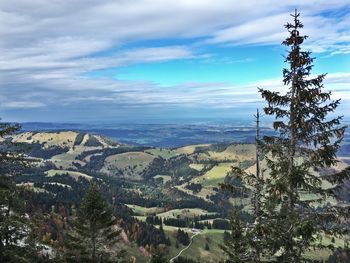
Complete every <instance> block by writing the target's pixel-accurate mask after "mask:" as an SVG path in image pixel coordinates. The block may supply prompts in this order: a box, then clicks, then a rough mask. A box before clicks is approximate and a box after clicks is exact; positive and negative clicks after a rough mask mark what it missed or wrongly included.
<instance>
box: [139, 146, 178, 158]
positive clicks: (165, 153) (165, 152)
mask: <svg viewBox="0 0 350 263" xmlns="http://www.w3.org/2000/svg"><path fill="white" fill-rule="evenodd" d="M145 153H149V154H151V155H153V156H155V157H157V156H160V157H162V158H164V159H170V158H171V157H174V156H177V155H179V153H178V152H177V151H175V150H171V149H162V148H154V149H149V150H146V151H145Z"/></svg>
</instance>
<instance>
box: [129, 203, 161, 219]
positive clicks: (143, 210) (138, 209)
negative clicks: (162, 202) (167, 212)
mask: <svg viewBox="0 0 350 263" xmlns="http://www.w3.org/2000/svg"><path fill="white" fill-rule="evenodd" d="M126 206H127V207H129V208H131V209H132V210H133V211H134V213H136V214H137V215H140V216H147V215H149V214H157V213H162V212H163V211H164V208H162V207H143V206H138V205H129V204H126Z"/></svg>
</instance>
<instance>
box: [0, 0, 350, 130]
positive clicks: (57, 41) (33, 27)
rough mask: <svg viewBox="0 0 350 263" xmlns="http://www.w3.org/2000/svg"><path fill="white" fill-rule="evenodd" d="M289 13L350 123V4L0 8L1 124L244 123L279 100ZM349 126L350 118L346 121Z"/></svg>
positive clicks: (137, 0) (24, 4) (92, 3)
mask: <svg viewBox="0 0 350 263" xmlns="http://www.w3.org/2000/svg"><path fill="white" fill-rule="evenodd" d="M294 8H298V10H299V11H300V12H301V14H302V16H301V20H302V21H303V22H304V24H305V28H304V31H303V32H302V33H304V34H307V35H309V36H310V37H309V39H308V40H307V41H306V42H305V45H304V49H306V50H310V51H312V52H313V56H314V57H316V60H315V67H314V71H313V73H314V74H319V73H325V72H327V73H328V75H327V78H326V81H325V87H326V89H327V90H331V91H332V92H333V97H334V98H342V100H343V101H342V105H341V107H340V108H339V114H344V115H345V116H348V115H350V114H349V112H350V106H349V105H350V0H342V1H340V0H334V1H332V2H329V1H321V0H309V1H295V0H294V1H289V0H286V1H272V0H269V1H267V0H261V1H252V0H246V1H234V0H216V1H213V0H210V1H209V0H202V1H199V0H178V1H165V0H134V1H126V0H119V1H112V0H98V1H97V0H89V1H82V0H69V1H68V0H66V1H57V2H56V1H47V0H36V1H26V0H14V1H11V2H9V1H0V20H1V26H0V116H1V117H2V118H3V119H4V120H9V121H20V122H25V121H45V122H130V123H132V122H164V121H167V122H172V121H174V122H177V121H181V120H186V121H188V120H215V119H219V118H224V119H249V118H252V115H253V113H254V111H255V109H256V108H257V107H259V108H262V107H263V105H264V102H263V101H262V100H261V98H260V97H259V94H258V93H257V87H263V88H269V89H273V90H280V91H283V90H285V89H286V87H283V85H282V82H281V72H282V68H283V66H284V62H283V60H284V59H283V55H284V54H286V48H285V47H282V46H281V45H280V43H281V42H282V40H283V39H284V38H285V37H286V36H287V33H286V30H285V29H284V28H283V25H284V24H285V23H286V22H287V21H289V20H290V18H291V17H290V16H289V13H291V12H293V10H294ZM349 117H350V116H349Z"/></svg>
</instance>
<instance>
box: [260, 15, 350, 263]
mask: <svg viewBox="0 0 350 263" xmlns="http://www.w3.org/2000/svg"><path fill="white" fill-rule="evenodd" d="M291 16H292V18H293V21H292V23H287V24H286V25H285V28H286V29H287V30H288V32H289V36H288V37H287V38H286V39H285V40H284V41H283V43H282V44H283V45H285V46H286V47H287V48H288V54H287V56H286V57H285V62H286V63H287V64H288V67H287V68H285V69H284V70H283V83H284V85H285V86H287V87H288V90H287V92H286V93H281V92H278V91H270V90H264V89H259V92H260V93H261V96H262V97H263V98H264V99H265V100H266V102H267V104H268V105H267V106H266V107H265V108H264V111H265V114H267V115H271V116H274V117H275V121H274V122H273V128H274V129H275V131H276V133H277V134H278V135H277V136H265V137H264V138H263V140H262V141H261V149H262V151H263V153H264V160H265V161H266V163H267V167H268V169H267V171H268V174H269V178H268V179H267V180H266V185H265V187H266V192H267V200H266V202H265V212H266V213H267V215H266V216H267V218H268V221H267V223H268V224H269V225H270V227H269V229H270V230H271V231H270V241H271V242H270V243H269V245H270V246H269V248H270V250H271V253H272V255H273V256H274V257H276V260H277V261H279V262H303V261H307V259H306V258H305V257H304V254H305V252H307V251H308V250H309V249H312V248H315V249H316V248H320V247H323V245H322V243H321V242H320V239H321V236H322V234H323V233H328V234H333V235H334V234H340V232H341V230H342V227H341V226H342V225H343V223H344V215H345V214H344V212H346V211H344V209H342V208H341V207H337V206H332V205H330V204H328V201H327V200H329V198H336V193H335V191H334V189H335V184H334V183H336V182H330V181H329V178H327V177H325V176H324V177H321V176H320V173H319V172H320V170H322V169H326V168H329V167H331V166H333V165H335V164H336V163H337V158H336V153H337V150H338V148H339V147H340V143H341V141H342V139H343V135H344V131H345V128H346V127H345V126H341V119H342V117H335V118H332V117H330V116H329V114H330V113H333V112H334V111H335V110H336V108H337V107H338V105H339V103H340V100H332V99H331V92H329V91H325V90H324V86H323V80H324V79H325V77H326V75H325V74H321V75H318V76H316V77H314V76H312V75H311V71H312V68H313V61H314V58H313V57H311V52H310V51H304V50H303V49H302V48H301V46H302V44H303V43H304V41H305V40H306V39H307V36H303V35H301V33H300V30H301V29H302V28H303V24H302V22H301V21H300V19H299V18H300V14H299V13H298V12H297V11H295V13H294V14H292V15H291ZM325 185H330V186H329V187H324V186H325ZM303 195H304V196H305V195H309V196H313V197H314V198H312V199H311V200H310V199H309V198H303Z"/></svg>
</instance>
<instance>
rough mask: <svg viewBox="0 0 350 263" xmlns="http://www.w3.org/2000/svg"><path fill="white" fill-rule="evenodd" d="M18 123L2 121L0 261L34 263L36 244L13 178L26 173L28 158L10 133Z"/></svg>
mask: <svg viewBox="0 0 350 263" xmlns="http://www.w3.org/2000/svg"><path fill="white" fill-rule="evenodd" d="M19 130H20V126H19V125H14V124H11V123H0V259H1V260H0V261H1V262H16V263H18V262H33V260H34V259H35V258H36V244H35V243H34V244H31V245H30V238H29V236H30V231H31V224H30V220H29V218H28V217H27V216H26V214H25V200H23V199H22V198H21V197H20V194H21V192H22V190H23V189H21V188H19V187H17V186H16V184H15V181H14V177H15V176H16V175H17V174H20V173H21V172H23V169H25V167H26V166H28V165H29V161H28V160H26V158H25V157H24V155H23V153H22V152H21V150H20V147H17V146H16V145H15V144H14V143H12V140H11V136H12V135H13V134H15V133H16V132H18V131H19Z"/></svg>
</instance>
